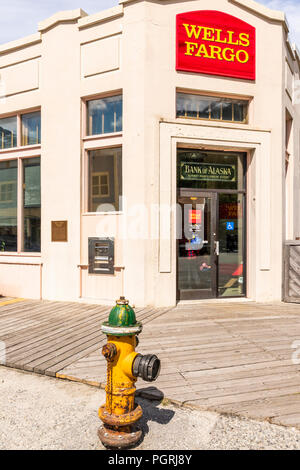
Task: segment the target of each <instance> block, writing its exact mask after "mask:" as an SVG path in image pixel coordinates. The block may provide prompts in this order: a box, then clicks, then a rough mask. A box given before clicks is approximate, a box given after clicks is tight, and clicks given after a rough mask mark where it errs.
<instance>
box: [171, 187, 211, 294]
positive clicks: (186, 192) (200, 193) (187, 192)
mask: <svg viewBox="0 0 300 470" xmlns="http://www.w3.org/2000/svg"><path fill="white" fill-rule="evenodd" d="M179 197H198V198H201V197H202V198H210V199H211V201H212V202H211V221H210V222H211V227H210V234H211V235H210V237H211V240H210V241H211V247H212V250H213V253H212V254H211V262H212V275H211V293H212V295H211V297H207V296H204V297H199V298H198V297H197V299H189V300H201V299H210V298H211V299H216V298H217V296H218V256H217V255H216V251H215V242H216V240H217V239H218V235H219V234H218V224H217V221H218V213H217V212H218V205H217V200H218V195H217V193H216V192H215V191H207V190H201V189H192V188H180V189H178V191H177V204H178V198H179ZM178 251H179V240H178V239H177V240H176V253H177V256H176V295H177V301H180V300H181V299H180V290H179V288H178V279H179V269H178ZM203 295H205V294H203Z"/></svg>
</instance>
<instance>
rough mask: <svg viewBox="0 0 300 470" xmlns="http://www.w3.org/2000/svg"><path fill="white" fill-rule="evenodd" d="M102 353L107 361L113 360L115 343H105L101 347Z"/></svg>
mask: <svg viewBox="0 0 300 470" xmlns="http://www.w3.org/2000/svg"><path fill="white" fill-rule="evenodd" d="M102 354H103V356H104V357H105V359H106V360H107V361H108V362H111V361H113V360H114V357H115V356H116V355H117V348H116V345H115V344H113V343H107V344H105V345H104V346H103V348H102Z"/></svg>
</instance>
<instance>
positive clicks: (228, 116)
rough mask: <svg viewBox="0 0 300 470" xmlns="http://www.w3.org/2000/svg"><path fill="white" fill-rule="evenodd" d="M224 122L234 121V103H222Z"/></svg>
mask: <svg viewBox="0 0 300 470" xmlns="http://www.w3.org/2000/svg"><path fill="white" fill-rule="evenodd" d="M222 120H223V121H232V103H228V102H226V101H223V102H222Z"/></svg>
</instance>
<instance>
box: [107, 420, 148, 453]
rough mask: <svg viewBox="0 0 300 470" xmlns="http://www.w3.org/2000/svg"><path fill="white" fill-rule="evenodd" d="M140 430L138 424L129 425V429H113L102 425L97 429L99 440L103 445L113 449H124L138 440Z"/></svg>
mask: <svg viewBox="0 0 300 470" xmlns="http://www.w3.org/2000/svg"><path fill="white" fill-rule="evenodd" d="M142 434H143V433H142V430H141V429H140V428H139V427H138V426H136V425H135V426H131V427H130V430H129V431H128V430H127V431H122V430H121V429H120V428H119V429H117V430H115V429H112V428H110V427H109V426H106V425H103V426H101V427H100V428H99V430H98V436H99V439H100V441H101V442H102V444H103V445H104V446H105V447H108V448H114V449H125V448H128V447H131V446H133V445H135V444H137V443H138V442H139V440H140V439H141V437H142Z"/></svg>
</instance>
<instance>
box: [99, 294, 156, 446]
mask: <svg viewBox="0 0 300 470" xmlns="http://www.w3.org/2000/svg"><path fill="white" fill-rule="evenodd" d="M101 330H102V332H103V333H104V334H106V336H107V344H105V345H104V346H103V348H102V354H103V356H104V357H105V359H106V361H107V384H106V388H105V391H106V403H105V404H104V405H102V406H101V407H100V408H99V417H100V419H101V420H102V421H103V423H104V424H103V426H102V427H100V429H99V431H98V435H99V438H100V440H101V442H102V444H103V445H105V446H106V447H112V448H118V449H122V448H126V447H132V446H133V445H134V444H136V443H137V442H138V441H139V440H140V439H141V436H142V431H141V429H139V428H138V426H136V424H135V423H136V422H137V421H138V420H139V419H140V418H141V417H142V415H143V411H142V408H141V407H140V405H137V404H136V403H135V400H134V398H135V390H136V388H135V382H136V381H137V377H141V378H143V379H144V380H145V381H147V382H152V381H154V380H156V378H157V377H158V375H159V372H160V360H159V359H158V358H157V356H155V355H154V354H146V355H144V356H143V355H141V354H138V353H137V352H136V351H135V348H136V346H137V345H138V338H137V335H138V334H139V333H140V332H141V331H142V324H141V323H140V322H137V321H136V317H135V313H134V310H133V308H132V307H130V305H129V302H128V300H125V297H120V299H119V300H117V301H116V305H115V307H113V308H112V310H111V312H110V314H109V318H108V321H107V322H104V323H103V324H102V326H101Z"/></svg>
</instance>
